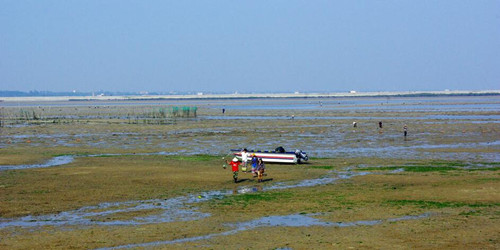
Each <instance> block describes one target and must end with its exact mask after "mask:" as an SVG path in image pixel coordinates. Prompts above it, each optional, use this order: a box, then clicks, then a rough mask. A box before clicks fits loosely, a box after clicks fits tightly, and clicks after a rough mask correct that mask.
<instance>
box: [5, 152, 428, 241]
mask: <svg viewBox="0 0 500 250" xmlns="http://www.w3.org/2000/svg"><path fill="white" fill-rule="evenodd" d="M95 156H101V155H95ZM71 160H72V158H71ZM401 171H403V170H402V169H397V170H394V171H391V172H385V173H398V172H401ZM367 174H381V173H372V172H352V171H350V170H349V169H347V170H346V171H332V172H331V173H330V174H329V175H327V176H324V177H321V178H317V179H308V180H302V181H299V182H278V183H275V184H273V185H269V186H265V187H262V186H244V187H239V188H236V189H234V190H222V191H206V192H201V193H198V194H190V195H186V196H180V197H174V198H170V199H152V200H141V201H126V202H106V203H100V204H98V205H95V206H86V207H82V208H79V209H76V210H72V211H65V212H61V213H58V214H48V215H40V216H31V215H29V216H24V217H21V218H16V219H5V218H0V229H7V228H11V227H23V228H40V227H43V226H80V227H81V226H92V225H101V226H134V225H143V224H156V223H168V222H174V221H193V220H200V219H203V218H206V217H209V216H211V215H210V214H208V213H202V212H199V211H197V208H196V207H194V206H192V205H191V204H194V203H199V202H206V201H209V200H212V199H220V198H223V197H225V196H229V195H234V194H245V193H251V192H265V191H268V190H281V189H291V188H300V187H314V186H319V185H326V184H331V183H334V182H335V181H337V180H341V179H349V178H352V177H355V176H362V175H367ZM152 211H153V212H152ZM127 213H130V217H126V216H125V217H124V215H127ZM141 213H142V214H144V215H143V216H141V215H137V214H141ZM428 216H429V214H422V215H415V216H404V217H397V218H391V219H379V220H368V221H354V222H325V221H321V220H319V219H317V218H314V217H311V216H310V215H303V214H292V215H285V216H267V217H262V218H259V219H256V220H252V221H248V222H242V223H238V224H235V225H230V226H231V227H235V229H232V230H229V231H226V232H221V233H216V234H208V235H203V236H197V237H191V238H184V239H176V240H170V241H156V242H150V243H141V244H130V245H123V246H117V247H112V248H103V249H120V248H132V247H150V246H158V245H167V244H175V243H183V242H192V241H199V240H204V239H210V238H213V237H218V236H225V235H231V234H235V233H238V232H240V231H245V230H251V229H254V228H257V227H274V226H281V227H302V226H305V227H306V226H329V227H353V226H372V225H377V224H381V223H384V222H392V221H401V220H412V219H420V218H425V217H428Z"/></svg>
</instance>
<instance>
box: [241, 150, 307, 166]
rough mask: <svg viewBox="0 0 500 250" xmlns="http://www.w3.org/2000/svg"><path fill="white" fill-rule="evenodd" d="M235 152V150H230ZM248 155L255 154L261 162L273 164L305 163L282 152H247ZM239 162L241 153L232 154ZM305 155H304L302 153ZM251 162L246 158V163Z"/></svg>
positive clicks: (305, 159)
mask: <svg viewBox="0 0 500 250" xmlns="http://www.w3.org/2000/svg"><path fill="white" fill-rule="evenodd" d="M232 151H236V150H232ZM247 153H249V154H250V155H253V154H255V156H256V157H257V158H262V161H263V162H275V163H291V164H297V163H301V162H305V161H307V157H306V158H302V157H300V158H299V157H297V154H296V153H294V152H284V153H276V152H259V151H248V152H247ZM233 154H234V155H235V156H236V157H237V158H238V159H239V160H240V161H241V151H238V152H234V153H233ZM304 154H305V153H304ZM250 160H251V157H250V156H249V157H248V161H250Z"/></svg>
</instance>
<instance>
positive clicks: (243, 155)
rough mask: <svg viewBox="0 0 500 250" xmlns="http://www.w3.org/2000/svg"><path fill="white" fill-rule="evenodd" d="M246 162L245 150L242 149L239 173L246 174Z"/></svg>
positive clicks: (246, 154)
mask: <svg viewBox="0 0 500 250" xmlns="http://www.w3.org/2000/svg"><path fill="white" fill-rule="evenodd" d="M247 162H248V153H247V149H246V148H244V149H243V151H241V163H242V164H243V166H242V167H241V171H243V172H246V171H247Z"/></svg>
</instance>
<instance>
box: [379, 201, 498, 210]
mask: <svg viewBox="0 0 500 250" xmlns="http://www.w3.org/2000/svg"><path fill="white" fill-rule="evenodd" d="M385 203H387V204H390V205H393V206H417V207H420V208H422V209H430V208H439V209H441V208H457V207H471V208H479V207H498V206H500V203H479V202H478V203H465V202H447V201H429V200H387V201H385Z"/></svg>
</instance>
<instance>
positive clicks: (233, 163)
mask: <svg viewBox="0 0 500 250" xmlns="http://www.w3.org/2000/svg"><path fill="white" fill-rule="evenodd" d="M229 164H231V168H232V170H233V179H234V183H236V182H238V170H239V167H240V162H239V161H238V159H237V158H236V157H234V158H233V161H231V163H229Z"/></svg>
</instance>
